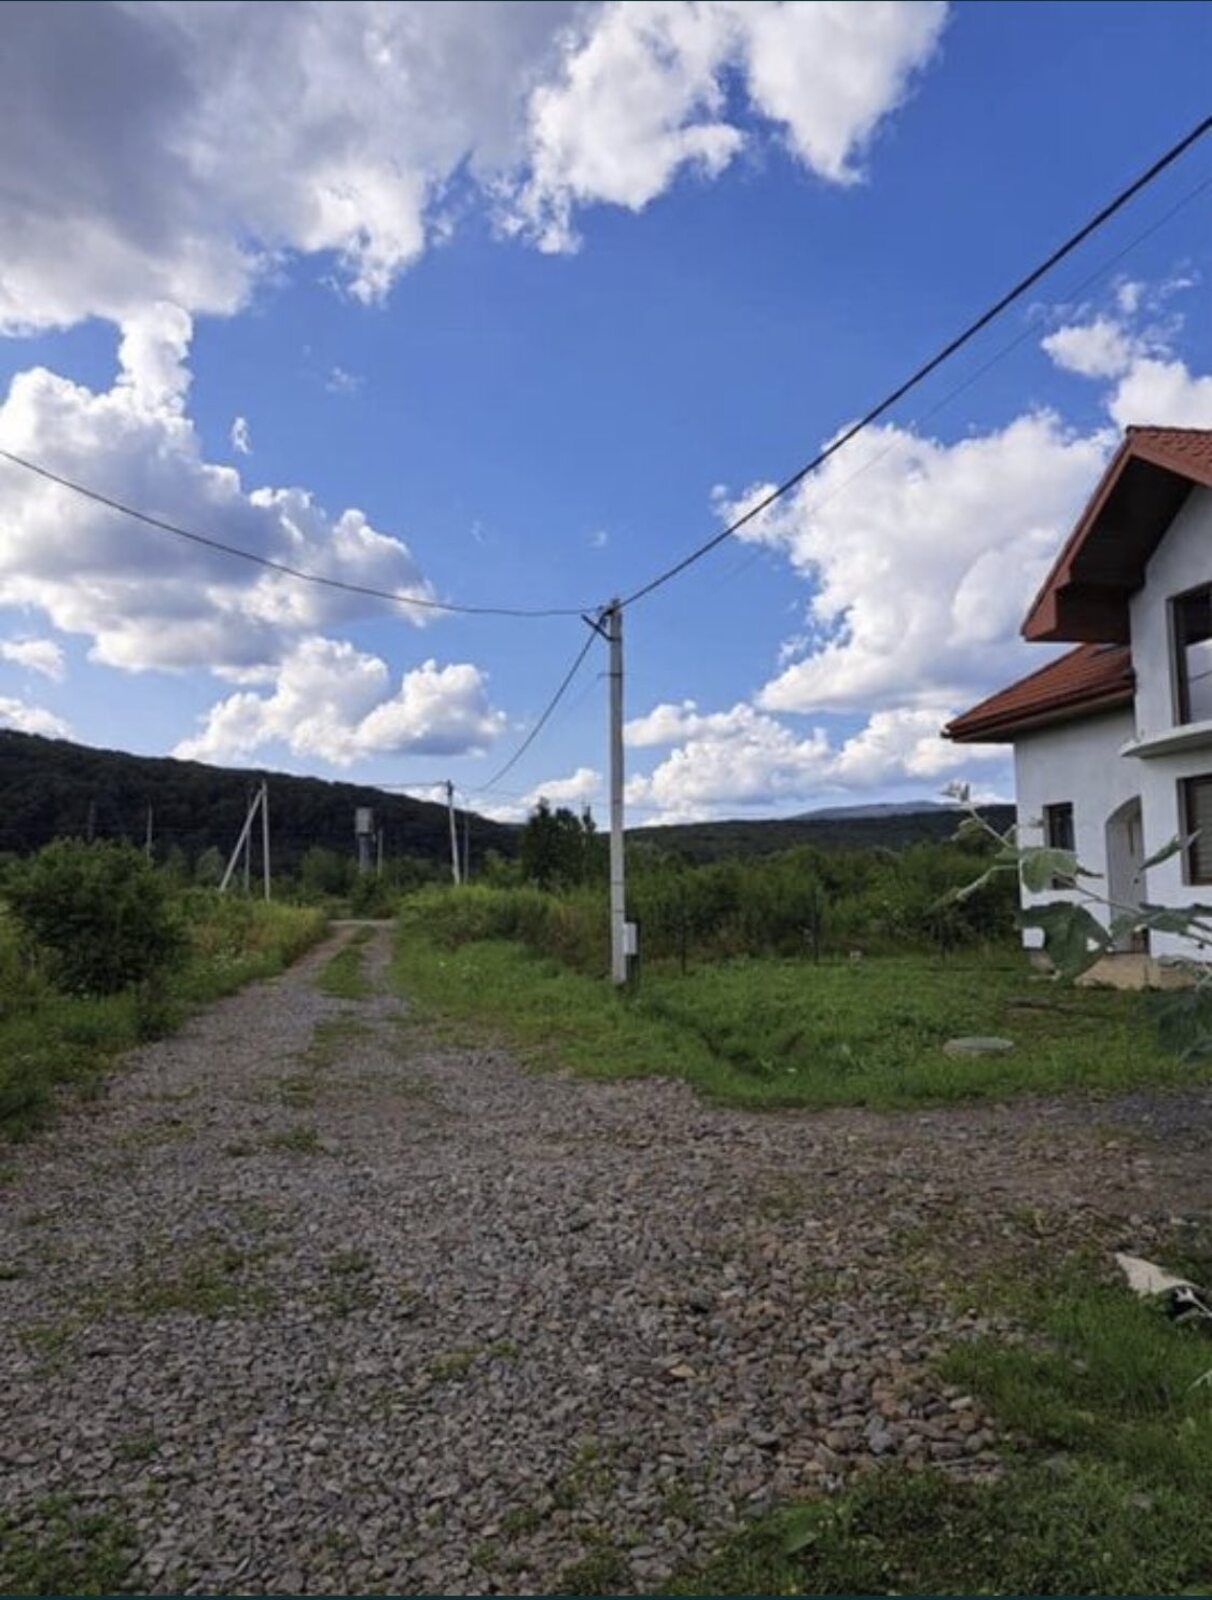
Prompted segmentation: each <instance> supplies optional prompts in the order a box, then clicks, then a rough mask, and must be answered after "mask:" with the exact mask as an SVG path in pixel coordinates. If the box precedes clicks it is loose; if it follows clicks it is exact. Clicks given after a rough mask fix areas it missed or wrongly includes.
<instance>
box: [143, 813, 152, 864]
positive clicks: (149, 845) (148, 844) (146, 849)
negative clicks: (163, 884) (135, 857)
mask: <svg viewBox="0 0 1212 1600" xmlns="http://www.w3.org/2000/svg"><path fill="white" fill-rule="evenodd" d="M152 822H153V813H152V808H151V807H150V806H148V808H147V838H146V839H145V841H144V844H143V849H144V853H145V854H146V856H147V859H148V860H149V861H150V860H152Z"/></svg>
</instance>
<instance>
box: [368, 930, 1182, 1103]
mask: <svg viewBox="0 0 1212 1600" xmlns="http://www.w3.org/2000/svg"><path fill="white" fill-rule="evenodd" d="M393 971H394V977H395V981H396V982H397V983H398V984H399V985H400V987H401V988H402V989H403V990H404V991H405V992H406V993H407V994H408V996H409V998H410V999H411V1000H413V1001H414V1002H416V1001H419V1002H420V1003H421V1007H422V1010H423V1011H427V1012H428V1013H429V1014H430V1015H431V1016H436V1017H438V1018H442V1017H444V1018H447V1019H454V1020H455V1021H456V1022H457V1023H460V1024H463V1025H466V1024H473V1025H477V1026H485V1025H486V1026H487V1027H488V1028H489V1029H491V1030H492V1031H495V1032H496V1033H498V1034H500V1035H501V1036H502V1037H504V1038H505V1039H506V1040H507V1041H508V1042H509V1043H511V1044H512V1045H514V1046H515V1047H517V1048H518V1049H519V1050H520V1051H522V1052H523V1053H524V1054H526V1055H527V1056H528V1058H529V1059H530V1060H531V1061H533V1062H535V1063H536V1064H540V1065H548V1066H558V1067H564V1068H567V1069H570V1070H571V1071H573V1072H576V1073H580V1074H584V1075H586V1076H594V1077H617V1078H626V1077H636V1076H641V1075H653V1074H661V1075H665V1076H670V1077H681V1078H686V1079H688V1080H689V1081H690V1082H692V1083H693V1084H695V1085H696V1087H698V1088H699V1089H700V1090H702V1091H703V1092H704V1093H706V1094H707V1095H709V1096H711V1097H712V1098H714V1099H717V1100H720V1101H723V1102H727V1103H730V1104H734V1105H747V1106H754V1107H760V1106H767V1107H778V1106H804V1107H817V1108H823V1107H827V1106H840V1105H867V1106H873V1107H882V1108H889V1109H891V1108H896V1107H903V1106H910V1105H914V1104H920V1103H930V1102H944V1101H955V1100H969V1099H989V1098H999V1097H1005V1096H1008V1095H1014V1094H1024V1093H1041V1094H1049V1093H1056V1092H1059V1091H1064V1090H1070V1089H1086V1090H1097V1091H1105V1092H1111V1091H1115V1090H1124V1089H1128V1088H1132V1087H1136V1086H1139V1085H1142V1084H1175V1085H1177V1084H1188V1083H1190V1082H1191V1081H1192V1079H1193V1077H1194V1076H1197V1075H1199V1074H1200V1073H1202V1074H1203V1075H1205V1076H1206V1075H1207V1074H1208V1072H1209V1071H1212V1065H1209V1066H1205V1067H1203V1068H1196V1067H1192V1066H1191V1065H1189V1064H1183V1063H1181V1062H1180V1061H1178V1060H1177V1059H1176V1058H1175V1057H1174V1056H1172V1055H1168V1054H1166V1053H1165V1052H1163V1051H1162V1049H1161V1048H1160V1047H1159V1045H1158V1044H1157V1042H1156V1039H1155V1037H1154V1033H1153V1030H1152V1027H1151V1024H1150V1022H1149V1020H1148V1018H1147V1016H1146V1014H1145V1007H1144V1006H1143V1005H1142V1003H1141V999H1140V997H1139V996H1137V995H1130V994H1117V993H1113V992H1109V991H1098V990H1069V989H1063V990H1062V989H1057V988H1055V987H1054V986H1052V985H1049V984H1045V983H1041V982H1038V981H1033V980H1032V978H1031V976H1030V974H1029V972H1028V969H1027V965H1026V962H1025V960H1024V958H1023V957H1022V956H1020V955H1019V954H1018V953H1017V952H1015V951H998V952H995V953H991V954H987V955H983V956H977V955H973V954H965V955H964V956H961V957H953V958H951V959H949V960H945V961H944V960H941V959H939V958H937V957H930V956H924V955H908V956H903V957H882V958H870V959H867V960H864V961H858V962H853V963H852V962H844V963H836V962H835V963H826V964H822V965H820V966H814V965H812V964H811V963H810V962H806V961H787V960H775V959H751V960H738V961H733V962H727V963H721V964H719V965H715V966H703V967H701V968H699V969H697V970H695V971H692V972H691V973H690V974H689V975H687V976H685V977H683V976H680V975H679V974H677V973H671V972H668V971H665V972H661V971H649V972H648V973H646V974H645V975H644V977H643V980H642V987H641V990H640V992H639V994H638V995H636V996H634V997H629V998H628V997H620V996H617V995H615V994H613V993H612V992H611V990H610V987H609V985H608V984H606V983H605V982H603V981H601V980H599V979H596V978H590V977H586V976H584V975H582V974H579V973H576V972H573V971H571V970H570V969H568V968H566V967H563V966H561V965H560V964H558V963H557V962H555V961H553V960H551V959H549V958H545V957H540V956H535V955H531V954H530V953H528V952H527V951H526V950H525V949H523V947H522V946H520V945H518V944H514V943H509V942H505V941H501V940H487V941H481V942H476V943H469V944H464V945H460V946H459V947H457V948H455V949H453V950H451V949H443V948H440V947H438V946H436V945H433V944H431V943H429V942H427V941H426V940H425V939H423V938H420V937H418V935H417V933H416V931H415V930H413V929H410V930H408V931H407V932H405V933H402V934H401V937H400V939H399V942H398V948H397V955H396V959H395V965H394V969H393ZM974 1033H981V1034H990V1033H992V1034H1001V1035H1004V1036H1005V1037H1007V1038H1009V1039H1012V1040H1013V1041H1014V1042H1015V1049H1014V1051H1013V1052H1011V1053H1010V1054H1008V1055H1005V1056H999V1057H992V1056H983V1057H973V1058H968V1059H964V1058H953V1057H949V1056H947V1055H944V1053H943V1049H942V1046H943V1044H944V1043H945V1041H946V1040H947V1039H949V1038H951V1037H953V1036H955V1035H960V1034H974Z"/></svg>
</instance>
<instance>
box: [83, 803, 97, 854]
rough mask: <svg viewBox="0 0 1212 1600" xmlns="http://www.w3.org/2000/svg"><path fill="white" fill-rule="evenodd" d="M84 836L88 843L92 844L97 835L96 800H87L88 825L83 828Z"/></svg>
mask: <svg viewBox="0 0 1212 1600" xmlns="http://www.w3.org/2000/svg"><path fill="white" fill-rule="evenodd" d="M85 837H86V838H87V840H88V842H89V844H92V842H93V840H94V839H95V838H96V837H97V802H96V801H95V800H90V801H89V802H88V826H87V828H86V830H85Z"/></svg>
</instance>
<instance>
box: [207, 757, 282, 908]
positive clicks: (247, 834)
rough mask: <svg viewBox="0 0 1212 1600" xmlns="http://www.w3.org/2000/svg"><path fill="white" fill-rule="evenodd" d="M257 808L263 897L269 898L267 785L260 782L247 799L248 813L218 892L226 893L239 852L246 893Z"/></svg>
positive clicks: (248, 884)
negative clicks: (263, 884)
mask: <svg viewBox="0 0 1212 1600" xmlns="http://www.w3.org/2000/svg"><path fill="white" fill-rule="evenodd" d="M258 810H259V811H260V812H261V854H262V857H263V860H262V870H263V874H264V879H265V898H266V899H267V900H268V899H269V892H270V873H269V785H268V783H262V784H261V786H260V788H259V789H256V790H254V791H253V795H252V799H251V800H250V801H249V805H248V814H247V815H246V816H245V818H244V826H243V827H242V828H241V829H240V837H239V838H238V839H237V840H236V845H235V849H234V850H233V851H232V853H231V857H230V858H229V860H228V863H227V870H226V871H225V872H224V874H223V881H222V882H221V883H220V884H219V893H220V894H226V892H227V886H228V884H229V883H230V882H231V878H232V873H233V872H235V870H236V862H237V861H239V859H240V856H241V853H242V854H243V856H244V888H245V892H246V893H247V892H248V890H249V888H250V882H249V879H250V867H249V853H250V850H251V847H252V825H253V823H254V822H255V821H256V817H257V812H258Z"/></svg>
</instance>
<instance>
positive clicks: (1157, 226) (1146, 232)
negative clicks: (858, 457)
mask: <svg viewBox="0 0 1212 1600" xmlns="http://www.w3.org/2000/svg"><path fill="white" fill-rule="evenodd" d="M1210 188H1212V176H1209V177H1207V178H1204V179H1203V180H1202V181H1201V182H1199V183H1197V184H1196V185H1195V186H1194V188H1192V189H1188V190H1187V192H1186V194H1184V195H1183V196H1182V198H1181V199H1179V200H1176V201H1175V202H1174V204H1173V205H1172V206H1168V207H1167V208H1166V210H1165V211H1163V212H1162V213H1161V215H1160V216H1158V217H1156V218H1155V219H1154V220H1153V221H1152V222H1151V223H1150V224H1149V226H1148V227H1147V228H1142V229H1141V231H1140V232H1139V233H1138V234H1136V235H1135V236H1134V237H1133V238H1131V239H1129V241H1128V242H1127V244H1125V245H1122V246H1121V247H1120V248H1119V249H1118V250H1116V251H1115V252H1114V253H1113V254H1111V255H1109V256H1107V257H1106V258H1105V260H1103V261H1102V262H1100V263H1099V265H1098V266H1097V267H1095V268H1094V269H1093V271H1091V272H1088V273H1086V275H1085V276H1084V277H1082V278H1079V279H1078V280H1077V281H1076V282H1075V283H1073V284H1071V285H1070V286H1069V287H1068V288H1067V289H1066V291H1065V292H1066V294H1069V295H1080V294H1083V293H1084V292H1085V291H1086V290H1087V289H1088V288H1089V287H1090V286H1091V284H1094V283H1097V282H1098V281H1099V279H1101V278H1105V277H1106V275H1107V274H1108V273H1109V272H1110V271H1112V269H1113V268H1115V267H1117V266H1118V265H1119V264H1120V262H1121V261H1123V260H1125V258H1126V257H1128V256H1130V255H1131V254H1132V252H1133V251H1134V250H1135V249H1137V248H1138V247H1139V246H1140V245H1142V244H1144V242H1145V240H1146V239H1151V238H1152V237H1153V235H1154V234H1156V233H1159V232H1160V231H1161V229H1162V228H1164V227H1165V226H1166V224H1167V223H1168V222H1169V221H1171V219H1172V218H1174V217H1176V216H1177V215H1178V213H1179V212H1180V211H1184V210H1185V209H1186V208H1187V206H1189V205H1190V204H1191V202H1192V201H1193V200H1197V199H1198V198H1199V196H1200V195H1201V194H1204V193H1206V192H1207V190H1208V189H1210ZM1035 333H1036V329H1035V328H1034V327H1032V326H1031V325H1030V324H1028V326H1027V327H1025V328H1023V329H1022V330H1021V331H1020V332H1019V333H1016V334H1015V336H1014V337H1013V338H1012V339H1010V340H1008V341H1007V342H1006V343H1005V344H1004V345H1002V346H1001V348H1000V349H998V350H996V351H995V352H994V353H993V354H992V355H991V356H989V357H987V359H986V360H984V361H982V362H981V363H980V365H979V366H978V367H975V368H974V369H973V370H972V371H971V372H970V373H968V374H967V375H966V376H965V377H963V378H961V379H960V381H959V382H958V383H957V384H955V385H954V386H953V387H952V388H950V389H948V390H947V392H946V394H944V395H943V396H942V397H941V398H940V399H938V400H936V401H935V403H934V404H933V405H932V406H930V407H929V408H928V409H927V410H925V411H921V412H919V413H918V414H917V416H916V417H914V418H913V419H912V420H911V421H910V423H909V424H908V426H910V427H914V428H920V427H921V426H922V425H923V424H925V423H927V422H929V421H930V420H931V419H932V418H933V417H936V416H937V415H938V413H939V412H940V411H944V410H945V409H946V408H947V407H948V406H949V405H950V404H951V403H952V401H953V400H958V399H959V397H960V395H961V394H964V393H965V392H966V391H967V390H968V389H971V388H972V386H973V385H974V384H976V383H978V382H979V381H980V380H981V378H983V377H984V376H985V374H986V373H987V372H989V371H991V370H992V368H994V367H995V366H997V365H998V363H999V362H1001V361H1003V360H1005V358H1006V357H1007V356H1009V355H1012V354H1013V353H1014V351H1015V350H1017V349H1018V348H1019V347H1020V345H1022V344H1024V343H1025V342H1026V341H1027V340H1028V339H1031V338H1033V337H1034V336H1035ZM894 448H895V445H894V444H891V443H890V444H885V445H884V446H883V447H882V448H881V449H879V450H877V451H876V452H875V454H874V455H871V456H868V458H867V459H866V461H864V462H863V463H862V464H861V465H860V466H858V467H856V468H855V470H854V471H853V472H852V473H851V474H850V476H849V477H847V478H843V479H842V481H841V483H838V484H835V485H834V487H833V488H832V489H830V490H829V492H828V493H827V494H823V495H821V496H820V497H819V499H816V500H814V501H813V502H812V504H811V506H809V508H808V513H809V515H810V516H815V515H816V514H817V513H818V512H819V511H821V510H822V509H823V508H824V507H825V506H827V505H829V504H830V502H831V501H834V500H836V499H837V498H838V496H839V495H842V494H844V493H845V491H846V490H847V489H849V488H850V486H851V485H852V484H853V483H855V482H856V481H857V480H858V479H859V478H861V477H862V476H863V475H864V473H867V472H870V471H871V469H872V468H873V467H876V466H878V465H879V463H880V462H881V461H883V460H884V458H885V457H886V456H887V455H888V454H889V453H890V452H891V451H892V450H893V449H894ZM764 553H765V551H764V549H763V547H762V546H761V545H757V546H755V547H754V549H753V550H752V551H751V552H750V554H749V555H747V556H744V557H742V559H741V560H740V561H738V562H737V563H736V565H735V566H734V567H731V568H729V570H728V571H727V572H725V573H724V574H723V575H722V576H721V577H720V579H719V583H720V584H724V583H731V582H732V581H733V580H734V579H736V578H738V577H739V576H740V575H741V573H743V572H746V571H747V570H748V569H749V568H750V567H751V566H752V565H753V563H754V562H755V561H757V560H759V559H760V558H761V556H762V555H763V554H764Z"/></svg>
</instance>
